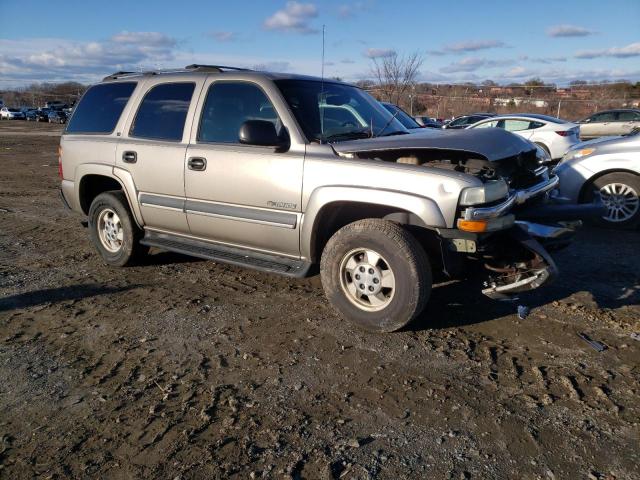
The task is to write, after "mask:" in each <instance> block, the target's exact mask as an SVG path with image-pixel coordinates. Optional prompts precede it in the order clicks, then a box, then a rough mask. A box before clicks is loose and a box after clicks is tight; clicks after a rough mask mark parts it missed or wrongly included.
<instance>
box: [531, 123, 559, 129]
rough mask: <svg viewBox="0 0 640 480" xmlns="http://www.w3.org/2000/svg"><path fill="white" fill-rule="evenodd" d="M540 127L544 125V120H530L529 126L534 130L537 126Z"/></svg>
mask: <svg viewBox="0 0 640 480" xmlns="http://www.w3.org/2000/svg"><path fill="white" fill-rule="evenodd" d="M556 123H557V122H556ZM540 127H544V123H542V122H530V123H529V128H530V129H532V130H533V129H535V128H540Z"/></svg>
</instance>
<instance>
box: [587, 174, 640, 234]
mask: <svg viewBox="0 0 640 480" xmlns="http://www.w3.org/2000/svg"><path fill="white" fill-rule="evenodd" d="M598 196H599V197H600V198H601V199H602V203H604V205H605V207H606V209H607V210H606V213H605V215H604V216H603V217H602V218H600V219H598V220H597V223H598V225H600V226H603V227H607V228H634V227H636V226H638V224H640V176H638V175H634V174H632V173H626V172H616V173H608V174H606V175H603V176H602V177H599V178H597V179H596V180H594V181H593V182H592V183H591V184H590V185H589V186H588V187H587V190H586V192H585V200H586V201H587V202H592V201H593V200H595V199H596V198H597V197H598Z"/></svg>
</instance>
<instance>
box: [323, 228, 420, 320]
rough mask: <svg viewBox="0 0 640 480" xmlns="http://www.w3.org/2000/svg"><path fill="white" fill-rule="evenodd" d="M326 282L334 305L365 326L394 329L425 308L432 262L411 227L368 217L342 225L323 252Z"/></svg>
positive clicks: (343, 314)
mask: <svg viewBox="0 0 640 480" xmlns="http://www.w3.org/2000/svg"><path fill="white" fill-rule="evenodd" d="M320 272H321V276H322V285H323V287H324V290H325V294H326V295H327V298H328V299H329V302H330V303H331V305H332V306H333V307H334V308H335V309H336V310H337V311H338V312H339V313H340V314H341V315H342V316H343V317H345V318H346V319H349V320H351V321H353V322H354V323H355V324H357V325H358V326H360V327H362V328H364V329H365V330H369V331H373V332H392V331H394V330H398V329H400V328H402V327H404V326H405V325H407V324H408V323H409V322H410V321H411V320H413V319H414V318H415V317H416V316H417V315H418V314H420V312H421V311H422V310H423V308H424V306H425V305H426V303H427V300H428V298H429V293H430V292H431V283H432V280H431V266H430V265H429V260H428V258H427V255H426V253H425V252H424V250H423V248H422V247H421V246H420V244H419V243H418V242H417V240H416V239H415V238H414V237H413V235H411V234H410V233H409V232H408V231H407V230H405V229H404V228H402V227H401V226H399V225H397V224H395V223H393V222H389V221H386V220H380V219H365V220H359V221H357V222H354V223H351V224H349V225H347V226H345V227H343V228H341V229H340V230H338V231H337V232H336V233H335V234H334V235H333V236H332V237H331V239H330V240H329V242H328V243H327V245H326V247H325V249H324V251H323V252H322V259H321V263H320Z"/></svg>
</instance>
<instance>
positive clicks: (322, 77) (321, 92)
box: [318, 23, 326, 143]
mask: <svg viewBox="0 0 640 480" xmlns="http://www.w3.org/2000/svg"><path fill="white" fill-rule="evenodd" d="M324 30H325V26H324V23H323V24H322V59H321V61H322V65H321V67H320V101H319V102H318V106H319V108H320V143H324V105H323V104H322V102H324V101H325V100H324ZM325 103H326V102H325Z"/></svg>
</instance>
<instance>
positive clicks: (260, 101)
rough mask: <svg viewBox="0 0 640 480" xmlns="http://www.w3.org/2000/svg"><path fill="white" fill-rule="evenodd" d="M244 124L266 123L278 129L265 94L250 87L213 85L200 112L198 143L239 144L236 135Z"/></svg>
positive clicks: (276, 116)
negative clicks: (260, 121) (257, 121)
mask: <svg viewBox="0 0 640 480" xmlns="http://www.w3.org/2000/svg"><path fill="white" fill-rule="evenodd" d="M247 120H268V121H270V122H273V124H274V125H275V126H276V130H279V129H280V125H279V123H280V122H279V121H278V115H277V114H276V111H275V109H274V108H273V105H272V104H271V102H270V101H269V99H268V98H267V96H266V95H265V93H264V92H263V91H262V90H261V89H260V88H259V87H257V86H256V85H253V84H251V83H240V82H238V83H232V82H216V83H214V84H213V85H211V87H210V88H209V92H208V93H207V99H206V101H205V103H204V107H203V109H202V116H201V118H200V129H199V130H198V140H200V141H202V142H215V143H240V142H239V141H238V132H239V131H240V126H241V125H242V124H243V123H244V122H246V121H247Z"/></svg>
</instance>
